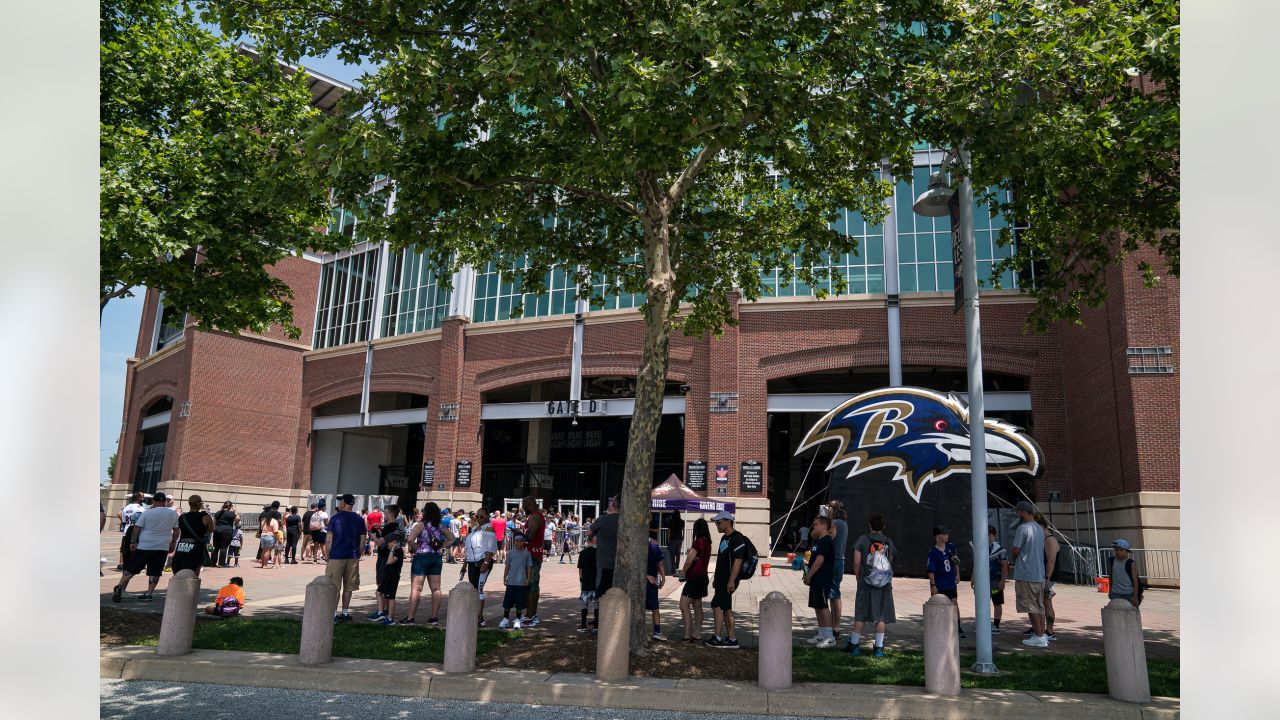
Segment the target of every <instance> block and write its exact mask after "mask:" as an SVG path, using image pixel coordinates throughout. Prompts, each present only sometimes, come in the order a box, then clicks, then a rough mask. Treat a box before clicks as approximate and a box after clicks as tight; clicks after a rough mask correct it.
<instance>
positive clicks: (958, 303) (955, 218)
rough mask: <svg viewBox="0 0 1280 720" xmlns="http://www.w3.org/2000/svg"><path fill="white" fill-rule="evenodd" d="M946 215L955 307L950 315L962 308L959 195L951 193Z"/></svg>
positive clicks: (961, 250)
mask: <svg viewBox="0 0 1280 720" xmlns="http://www.w3.org/2000/svg"><path fill="white" fill-rule="evenodd" d="M947 214H948V215H950V216H951V270H952V277H953V282H954V283H955V305H954V306H953V307H952V309H951V312H952V313H958V312H960V308H963V307H964V274H963V272H962V271H961V268H962V267H964V248H963V246H962V245H961V244H960V193H958V192H957V193H952V194H951V199H950V200H948V201H947Z"/></svg>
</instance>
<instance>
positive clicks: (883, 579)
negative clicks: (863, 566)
mask: <svg viewBox="0 0 1280 720" xmlns="http://www.w3.org/2000/svg"><path fill="white" fill-rule="evenodd" d="M891 582H893V565H892V564H891V563H890V562H889V544H888V543H883V542H880V541H878V540H872V541H871V547H869V548H868V549H867V584H868V585H870V586H871V587H874V588H883V587H889V583H891Z"/></svg>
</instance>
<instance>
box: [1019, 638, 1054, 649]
mask: <svg viewBox="0 0 1280 720" xmlns="http://www.w3.org/2000/svg"><path fill="white" fill-rule="evenodd" d="M1022 644H1023V645H1026V646H1027V647H1040V648H1043V647H1049V640H1048V639H1047V638H1045V636H1043V635H1032V636H1031V637H1029V638H1027V639H1026V640H1023V641H1022Z"/></svg>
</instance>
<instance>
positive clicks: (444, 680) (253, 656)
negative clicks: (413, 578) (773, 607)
mask: <svg viewBox="0 0 1280 720" xmlns="http://www.w3.org/2000/svg"><path fill="white" fill-rule="evenodd" d="M99 667H100V674H101V677H102V678H104V679H119V680H155V681H161V682H198V683H208V682H210V679H211V678H214V679H216V682H214V683H213V684H216V685H241V686H248V687H271V688H282V689H291V690H320V691H337V690H339V689H340V690H341V691H342V692H348V693H358V694H365V695H393V696H400V697H419V698H431V699H436V700H453V701H463V702H496V703H513V704H519V705H568V706H573V707H588V708H626V709H634V710H667V711H673V712H682V713H689V712H702V713H715V714H729V713H741V714H754V715H802V716H808V717H850V716H856V717H860V718H875V719H876V720H939V719H940V720H960V719H961V718H976V717H981V718H983V720H1023V719H1024V718H1028V717H1035V718H1036V720H1096V719H1097V718H1099V717H1105V718H1109V719H1110V718H1115V719H1117V720H1176V719H1177V718H1178V717H1179V713H1180V709H1179V708H1180V702H1179V700H1178V699H1177V698H1155V699H1154V700H1153V701H1152V702H1151V704H1148V705H1134V704H1131V703H1124V702H1120V701H1118V700H1112V699H1111V698H1109V697H1106V696H1104V695H1092V694H1084V693H1041V692H1024V691H1020V690H963V691H961V694H960V695H958V696H956V697H946V696H941V695H932V694H929V693H926V692H925V691H924V690H923V689H921V688H914V687H912V688H907V687H893V686H884V685H846V684H835V683H798V684H796V685H795V686H794V687H792V688H791V689H790V690H782V691H778V690H774V691H767V690H762V689H761V688H760V687H759V686H758V685H756V684H754V683H742V682H728V681H723V682H722V681H718V680H670V679H662V678H641V677H632V678H629V679H628V680H626V681H625V682H604V681H600V680H596V678H595V676H594V675H584V674H579V673H555V674H552V673H544V672H536V671H531V670H488V671H485V672H483V673H461V674H448V673H445V672H444V670H443V666H442V665H438V664H435V663H417V662H407V661H400V660H396V661H392V660H364V659H355V658H334V659H333V662H331V663H328V664H325V665H318V666H310V667H309V666H305V665H302V664H301V663H300V662H298V656H296V655H274V654H270V653H250V652H236V651H230V650H193V651H192V652H191V653H190V654H188V655H183V656H179V657H162V656H158V655H156V652H155V649H154V648H149V647H121V648H103V649H102V651H101V653H100V657H99Z"/></svg>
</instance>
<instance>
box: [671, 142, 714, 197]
mask: <svg viewBox="0 0 1280 720" xmlns="http://www.w3.org/2000/svg"><path fill="white" fill-rule="evenodd" d="M718 152H720V145H719V143H715V142H712V143H708V144H707V145H706V146H704V147H703V148H702V150H701V151H699V152H698V155H697V156H696V157H694V158H693V162H691V163H689V167H686V168H685V169H684V172H682V173H680V177H678V178H676V181H675V182H674V183H672V185H671V189H669V190H667V199H668V200H670V201H671V204H672V205H673V206H674V205H675V204H676V203H678V202H680V199H681V198H683V197H684V194H685V192H687V191H688V190H689V187H690V186H691V185H693V181H694V180H697V179H698V174H699V173H701V172H702V169H703V168H705V167H706V166H707V163H709V162H711V157H712V156H713V155H715V154H716V153H718Z"/></svg>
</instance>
